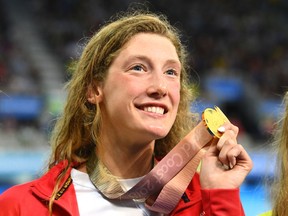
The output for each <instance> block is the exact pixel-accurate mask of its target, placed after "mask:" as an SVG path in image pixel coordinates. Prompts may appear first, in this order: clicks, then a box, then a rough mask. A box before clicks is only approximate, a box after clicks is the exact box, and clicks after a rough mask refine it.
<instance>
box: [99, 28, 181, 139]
mask: <svg viewBox="0 0 288 216" xmlns="http://www.w3.org/2000/svg"><path fill="white" fill-rule="evenodd" d="M180 71H181V64H180V61H179V58H178V55H177V53H176V49H175V47H174V46H173V44H172V43H171V41H170V40H169V39H167V38H165V37H163V36H160V35H156V34H150V33H140V34H137V35H135V36H133V37H132V38H131V39H130V41H129V42H128V43H127V44H126V45H125V46H124V47H123V48H122V50H121V52H120V53H119V55H118V56H117V57H116V58H115V60H114V61H113V63H112V65H111V66H110V68H109V70H108V76H107V79H106V80H105V83H104V85H102V87H101V88H100V89H99V94H100V96H101V101H100V107H101V114H102V118H103V122H104V123H103V132H104V134H108V136H111V137H114V136H115V139H117V140H119V141H120V140H123V141H125V142H151V141H153V140H155V139H159V138H163V137H164V136H166V135H167V134H168V132H169V130H170V129H171V127H172V125H173V123H174V121H175V118H176V115H177V109H178V105H179V101H180ZM102 134H103V133H102ZM110 139H111V138H110Z"/></svg>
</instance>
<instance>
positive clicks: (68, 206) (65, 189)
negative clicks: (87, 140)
mask: <svg viewBox="0 0 288 216" xmlns="http://www.w3.org/2000/svg"><path fill="white" fill-rule="evenodd" d="M73 165H75V163H74V164H69V163H68V161H67V160H64V161H61V162H59V163H58V164H57V165H55V166H54V167H52V168H51V169H50V170H49V171H48V172H47V173H46V174H44V175H43V176H42V177H41V178H39V179H37V180H35V181H34V182H33V183H32V185H31V190H32V192H33V194H34V195H35V196H36V197H38V198H40V199H41V200H44V201H45V202H46V203H48V202H49V199H50V197H51V194H52V193H53V190H54V186H55V183H56V181H57V178H58V177H59V175H60V174H61V173H63V172H64V171H65V169H67V171H66V173H65V175H64V178H63V179H62V180H61V182H60V184H59V189H58V193H57V195H56V200H55V201H54V205H58V206H59V207H61V208H62V209H63V210H65V211H66V212H67V213H69V214H68V215H73V216H74V215H79V211H78V204H77V200H76V193H75V189H74V186H73V184H72V179H71V177H70V173H71V170H72V168H73Z"/></svg>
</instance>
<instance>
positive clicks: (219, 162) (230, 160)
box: [200, 122, 253, 189]
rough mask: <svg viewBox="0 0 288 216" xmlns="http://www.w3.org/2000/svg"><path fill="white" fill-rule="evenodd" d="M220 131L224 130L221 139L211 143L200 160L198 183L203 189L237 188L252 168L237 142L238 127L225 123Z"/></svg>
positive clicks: (250, 161)
mask: <svg viewBox="0 0 288 216" xmlns="http://www.w3.org/2000/svg"><path fill="white" fill-rule="evenodd" d="M221 129H224V130H223V131H224V132H223V131H222V132H223V134H222V136H221V138H220V139H219V140H214V141H212V143H211V146H210V148H209V149H208V151H207V152H206V154H205V156H204V157H203V159H202V164H201V171H200V183H201V187H202V188H203V189H216V188H217V189H232V188H238V187H240V185H241V184H242V183H243V181H244V179H245V178H246V176H247V175H248V173H249V172H250V171H251V169H252V167H253V162H252V160H251V158H250V157H249V155H248V153H247V152H246V150H245V149H244V148H243V146H242V145H240V144H238V142H237V139H236V138H237V135H238V131H239V129H238V127H236V126H234V125H233V124H231V123H228V122H227V123H225V124H224V125H223V127H221ZM219 131H220V130H219ZM214 139H216V138H214ZM215 141H216V142H215ZM217 141H218V142H217Z"/></svg>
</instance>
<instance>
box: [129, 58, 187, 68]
mask: <svg viewBox="0 0 288 216" xmlns="http://www.w3.org/2000/svg"><path fill="white" fill-rule="evenodd" d="M133 60H141V61H145V62H148V63H149V64H151V65H152V62H151V60H150V58H148V57H147V56H144V55H134V56H130V57H128V58H127V60H126V61H125V63H126V62H129V61H133ZM165 64H177V66H180V69H181V66H182V65H181V62H180V61H179V60H175V59H168V60H166V61H165Z"/></svg>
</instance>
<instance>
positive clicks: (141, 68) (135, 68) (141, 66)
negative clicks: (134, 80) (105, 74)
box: [131, 65, 144, 71]
mask: <svg viewBox="0 0 288 216" xmlns="http://www.w3.org/2000/svg"><path fill="white" fill-rule="evenodd" d="M131 70H134V71H144V67H143V65H135V66H133V67H131Z"/></svg>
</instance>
